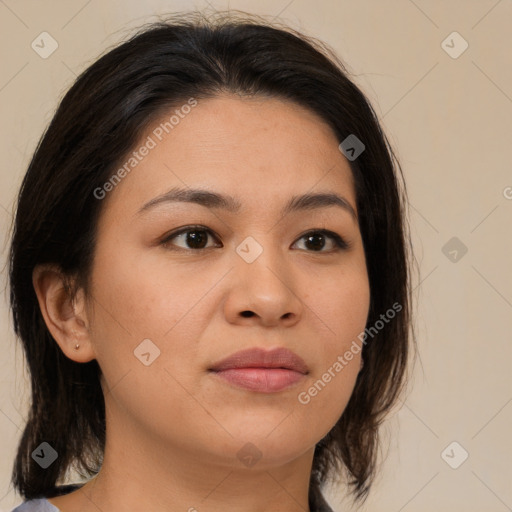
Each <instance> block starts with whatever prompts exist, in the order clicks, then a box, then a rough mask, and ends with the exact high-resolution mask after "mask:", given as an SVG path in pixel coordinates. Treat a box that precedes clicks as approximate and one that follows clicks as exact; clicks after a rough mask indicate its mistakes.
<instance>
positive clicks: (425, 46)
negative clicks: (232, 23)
mask: <svg viewBox="0 0 512 512" xmlns="http://www.w3.org/2000/svg"><path fill="white" fill-rule="evenodd" d="M228 8H232V9H239V10H242V11H246V12H249V13H254V14H260V15H265V16H276V17H278V18H279V19H280V21H282V22H284V23H287V24H289V25H291V26H292V27H294V28H296V29H299V30H302V31H304V32H305V33H306V34H308V35H311V36H313V37H317V38H319V39H321V40H323V41H325V42H326V43H327V44H329V45H330V46H331V47H333V49H334V50H335V51H336V53H337V54H338V56H339V57H340V59H341V60H342V61H343V62H345V63H346V65H347V68H348V70H349V71H350V73H351V76H352V78H353V79H354V81H355V82H356V83H357V84H358V85H359V86H360V87H361V88H362V90H363V91H364V92H365V93H366V94H367V96H368V97H369V99H370V101H371V102H372V104H373V106H374V108H375V109H376V112H377V113H378V115H379V117H380V120H381V122H382V124H383V127H384V129H385V131H386V133H387V135H388V137H389V139H390V141H391V144H392V145H393V147H394V148H395V149H396V151H397V155H398V158H399V160H400V163H401V165H402V168H403V170H404V174H405V179H406V183H407V188H408V193H409V201H410V204H409V208H410V213H411V215H410V226H411V232H412V236H413V244H414V249H415V251H416V258H417V259H418V262H419V265H420V271H421V276H420V277H419V278H418V279H416V282H415V284H414V286H415V288H416V290H415V294H417V301H416V304H415V312H416V330H417V334H418V347H419V359H418V362H417V363H416V367H415V372H414V377H413V380H412V382H411V384H410V392H409V394H408V395H407V396H406V397H405V398H406V399H405V401H404V402H403V404H399V407H397V408H396V412H395V413H394V415H392V417H390V419H389V420H388V422H387V423H386V426H385V429H384V438H385V439H389V451H388V454H387V457H386V458H385V459H384V462H383V463H382V466H381V469H380V474H379V477H378V479H377V481H376V482H375V484H374V487H373V489H372V492H371V495H370V497H369V499H368V501H367V503H366V505H365V506H364V507H363V510H365V511H368V512H370V511H379V512H401V511H404V512H408V511H414V512H430V511H432V510H437V511H441V512H445V511H446V512H448V511H449V512H462V511H464V512H477V511H478V512H481V511H482V510H485V511H486V512H493V511H496V512H502V511H505V510H512V469H511V467H512V464H511V461H512V456H511V455H512V440H511V437H510V432H512V428H511V427H512V378H511V376H510V365H511V361H512V358H511V356H512V336H511V330H512V329H511V328H512V321H511V319H512V270H511V262H512V238H511V233H512V229H511V219H512V165H511V159H510V156H509V148H510V144H511V139H512V53H511V51H510V50H511V48H512V32H511V30H510V27H511V26H512V2H510V1H507V0H501V1H496V0H479V1H477V0H471V1H470V0H465V1H463V0H458V1H448V2H447V1H442V0H432V1H428V0H414V1H413V0H392V1H391V0H389V1H378V0H373V1H371V0H363V1H361V0H316V1H311V0H260V1H258V2H256V1H254V0H253V1H249V0H232V1H231V2H226V1H214V0H212V1H211V2H209V1H207V0H197V1H195V2H194V1H185V0H182V1H171V0H168V1H164V0H160V1H158V0H147V1H145V2H140V1H136V0H126V1H120V0H115V1H112V0H110V1H101V2H100V1H98V0H89V1H87V0H72V1H46V2H36V1H29V0H17V1H15V0H0V43H1V44H0V52H1V53H0V55H1V69H0V111H1V120H2V122H1V125H0V148H1V152H0V154H1V166H0V226H1V233H2V241H3V244H2V284H3V288H2V289H3V290H4V293H3V295H2V301H1V304H0V308H1V309H0V314H1V317H0V322H1V324H0V329H1V342H0V343H1V349H2V358H1V361H0V365H1V368H0V379H1V391H0V433H1V435H0V454H1V456H0V476H1V479H0V511H10V510H11V508H12V507H14V506H15V505H16V504H18V503H19V502H21V498H20V497H19V496H17V495H16V494H15V493H14V492H13V490H12V486H11V485H10V482H9V481H10V476H11V470H12V464H13V461H14V456H15V449H16V446H17V443H18V441H19V438H20V436H21V433H22V429H23V426H24V422H25V418H26V413H27V406H28V398H29V381H28V377H27V373H26V369H25V366H24V361H23V353H22V351H21V347H20V346H19V345H18V342H17V341H16V339H15V337H14V334H13V330H12V321H11V318H10V312H9V309H8V291H7V275H6V264H7V260H6V258H7V244H8V236H9V229H10V226H11V222H12V212H13V204H14V199H15V196H16V193H17V190H18V188H19V185H20V183H21V179H22V177H23V175H24V173H25V170H26V168H27V165H28V162H29V159H30V157H31V155H32V153H33V151H34V149H35V147H36V144H37V141H38V140H39V138H40V136H41V134H42V133H43V130H44V129H45V127H46V125H47V123H48V122H49V121H50V119H51V117H52V115H53V112H54V110H55V108H56V106H57V104H58V101H59V100H60V99H61V98H62V96H63V94H64V93H65V92H66V91H67V89H68V88H69V87H70V85H71V84H72V82H73V81H74V79H75V77H76V75H77V74H78V73H80V72H81V71H82V70H83V69H84V68H85V67H87V66H88V65H89V64H91V63H92V62H93V61H94V60H95V59H96V58H97V57H98V55H99V54H100V53H102V52H104V51H105V49H106V48H108V47H111V46H112V45H114V44H115V43H117V42H118V41H120V40H121V39H123V38H124V37H125V36H126V35H128V34H129V32H130V29H132V28H135V27H137V26H140V25H141V24H143V23H145V22H148V21H153V20H154V19H155V16H156V15H159V14H162V15H165V14H166V13H172V12H176V11H187V10H191V9H200V10H203V11H205V12H212V11H213V10H214V9H217V10H226V9H228ZM42 32H48V33H49V34H50V35H51V37H52V38H53V39H54V40H55V41H56V42H57V44H58V48H57V49H56V50H55V51H54V53H52V54H51V55H50V56H48V57H47V58H43V57H42V56H41V55H40V53H38V52H36V51H35V50H34V49H33V48H32V46H31V45H32V42H33V41H36V43H37V41H38V40H40V37H47V36H40V34H41V33H42ZM38 38H39V39H38ZM46 40H47V41H49V39H46ZM36 48H37V47H36ZM46 48H48V49H51V46H50V45H46ZM41 51H42V50H41V49H39V52H41ZM454 442H455V443H457V444H452V443H454ZM466 452H467V459H466V460H465V461H464V462H463V463H462V464H461V461H462V460H463V459H464V457H465V456H466ZM459 464H460V465H459ZM457 466H458V467H457ZM345 492H346V490H345V489H344V488H337V489H329V490H328V492H327V493H326V495H327V498H328V500H329V501H330V503H331V505H332V507H333V509H334V510H335V511H337V512H340V511H341V510H352V509H351V508H350V507H349V502H348V501H346V500H345V501H344V497H343V496H344V494H345Z"/></svg>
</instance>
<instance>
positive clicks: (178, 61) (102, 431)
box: [9, 11, 415, 510]
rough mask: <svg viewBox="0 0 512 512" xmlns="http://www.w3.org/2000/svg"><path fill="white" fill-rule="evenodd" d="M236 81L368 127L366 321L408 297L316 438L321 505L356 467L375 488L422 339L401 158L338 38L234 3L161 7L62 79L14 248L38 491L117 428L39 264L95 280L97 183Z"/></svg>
mask: <svg viewBox="0 0 512 512" xmlns="http://www.w3.org/2000/svg"><path fill="white" fill-rule="evenodd" d="M237 12H239V11H237ZM224 93H228V94H239V95H244V96H260V97H268V98H277V99H282V100H290V101H292V102H294V103H296V104H298V105H301V106H303V107H305V108H307V109H309V110H310V111H311V112H313V113H316V114H317V115H318V116H319V117H320V118H321V119H322V120H323V121H324V122H325V123H327V125H329V126H330V128H331V129H332V130H333V132H334V133H335V135H336V137H337V138H338V139H339V141H340V142H341V141H343V140H344V139H345V138H346V137H347V136H349V135H355V136H357V138H358V139H360V140H361V141H362V142H363V143H364V146H365V149H364V151H363V152H362V153H361V154H360V155H359V156H358V158H357V159H355V160H351V161H349V164H350V168H351V171H352V173H353V177H354V183H355V192H356V201H357V210H358V212H359V228H360V231H361V235H362V240H363V245H364V251H365V257H366V264H367V271H368V277H369V283H370V307H369V314H368V318H367V327H370V326H374V324H375V323H376V322H377V321H378V320H379V319H380V318H381V315H382V314H383V313H384V312H386V311H387V310H389V308H390V307H391V305H392V304H394V303H398V304H399V305H400V306H401V311H400V312H399V314H397V315H396V317H395V318H394V319H393V320H392V321H390V322H388V323H386V325H384V327H383V328H382V329H380V330H379V332H378V333H377V334H375V335H373V334H372V338H371V340H370V339H369V340H368V342H367V343H365V345H364V348H363V350H362V356H363V358H364V362H365V364H364V368H363V369H362V371H361V372H360V373H359V375H358V377H357V380H356V383H355V387H354V390H353V393H352V395H351V397H350V400H349V402H348V404H347V406H346V408H345V410H344V412H343V414H342V415H341V417H340V418H339V420H338V421H337V423H336V424H335V426H334V427H333V428H332V429H331V431H330V432H329V433H328V434H327V435H326V436H325V437H324V438H323V439H321V440H320V441H319V442H318V443H317V445H316V447H315V451H314V458H313V466H312V472H311V479H310V486H309V500H310V506H311V505H312V504H316V503H319V502H321V500H322V497H321V489H322V486H323V484H324V483H325V482H326V481H327V479H328V478H329V477H332V476H333V475H335V476H338V477H339V476H340V475H345V477H346V481H347V484H348V486H349V489H350V491H351V494H352V496H353V497H354V499H355V501H358V502H361V501H365V500H366V498H367V496H368V493H369V490H370V486H371V484H372V481H373V480H374V477H375V475H376V467H377V453H378V451H379V450H378V449H379V447H380V446H381V441H380V437H379V427H380V425H381V423H382V422H383V420H384V418H385V416H386V415H387V414H388V413H389V411H390V409H391V408H392V406H393V405H394V404H395V403H396V401H397V400H398V397H399V394H400V393H401V392H402V391H403V389H404V384H405V383H406V382H407V378H406V370H407V361H408V354H410V348H411V341H412V340H415V337H414V332H413V330H411V329H410V328H411V327H412V322H411V318H412V315H411V286H410V284H409V283H410V266H409V263H410V256H411V252H410V247H411V242H410V237H409V235H408V230H407V222H406V215H405V214H406V211H405V206H406V188H405V183H404V179H403V173H402V170H401V168H400V164H399V162H398V160H397V158H396V156H395V154H394V152H393V149H392V148H391V146H390V144H389V142H388V140H387V138H386V136H385V134H384V133H383V131H382V129H381V127H380V125H379V122H378V119H377V115H376V114H375V111H374V110H373V108H372V106H371V104H370V102H369V101H368V100H367V99H366V97H365V95H364V94H363V93H362V92H361V90H359V88H358V87H357V86H356V85H355V84H354V83H353V82H352V81H351V80H350V79H349V76H348V72H347V70H346V68H345V67H344V64H343V63H342V62H340V60H339V59H338V57H337V56H336V55H335V53H334V52H333V50H332V49H331V48H329V47H328V46H327V45H325V44H324V43H321V42H320V41H318V40H316V39H314V38H311V37H308V36H305V35H303V34H301V33H299V32H297V31H295V30H293V29H291V28H288V27H283V26H280V25H278V24H277V23H273V22H269V21H266V20H265V19H264V18H262V17H256V16H252V15H247V14H246V13H243V15H242V16H238V15H237V14H236V13H235V14H233V12H232V11H231V13H230V14H229V15H226V13H220V14H218V15H217V16H211V17H209V18H207V17H205V16H204V15H203V14H201V13H198V12H189V13H185V14H180V15H174V16H171V17H168V18H166V19H165V20H163V19H160V20H159V21H157V22H153V23H150V24H147V25H145V26H143V27H141V28H139V30H138V31H137V32H136V33H135V34H132V35H131V36H130V37H129V38H127V39H126V40H125V41H123V42H121V43H119V44H118V45H117V46H115V47H114V48H112V49H110V50H109V51H107V52H106V53H104V54H103V55H102V56H101V57H100V58H99V59H98V60H96V61H95V62H94V63H93V64H92V65H90V66H89V67H88V68H87V69H85V71H83V72H82V73H81V75H80V76H79V77H78V78H77V79H76V81H75V82H74V84H73V85H72V87H71V88H70V89H69V91H68V92H67V93H66V94H65V95H64V97H63V99H62V100H61V102H60V104H59V106H58V108H57V110H56V113H55V115H54V117H53V119H52V120H51V122H50V124H49V126H48V127H47V129H46V131H45V133H44V134H43V135H42V137H41V139H40V141H39V143H38V146H37V148H36V150H35V152H34V154H33V156H32V159H31V161H30V164H29V166H28V169H27V172H26V174H25V176H24V179H23V182H22V185H21V188H20V191H19V195H18V197H17V210H16V216H15V220H14V225H13V234H12V242H11V247H10V255H9V256H10V259H9V278H10V305H11V308H12V315H13V320H14V330H15V333H16V335H17V337H19V338H20V340H21V343H22V346H23V349H24V352H25V356H26V360H27V363H28V368H29V372H30V382H31V404H30V409H29V414H28V419H27V423H26V426H25V429H24V431H23V435H22V437H21V440H20V442H19V445H18V449H17V455H16V459H15V462H14V467H13V473H12V482H13V484H14V486H15V488H16V490H17V491H18V492H19V493H20V494H21V495H22V496H24V497H25V498H26V499H34V498H38V497H51V496H54V495H56V494H57V493H58V492H59V491H58V487H57V486H56V484H57V483H58V482H64V478H65V475H66V472H67V471H68V470H69V468H70V467H74V469H75V470H76V471H78V472H79V474H80V475H81V476H82V477H85V478H88V477H91V476H93V475H96V474H97V473H98V472H99V470H100V468H101V464H102V459H103V452H104V448H105V438H106V423H105V404H104V397H103V393H102V389H101V386H100V375H101V369H100V367H99V365H98V363H97V361H96V360H93V361H90V362H87V363H77V362H74V361H72V360H71V359H69V358H67V357H66V356H65V355H64V354H63V352H62V351H61V349H60V347H59V346H58V344H57V343H56V342H55V340H54V339H53V337H52V335H51V334H50V332H49V330H48V328H47V326H46V324H45V321H44V318H43V316H42V314H41V311H40V308H39V305H38V301H37V297H36V294H35V291H34V287H33V283H32V272H33V270H34V268H35V266H36V265H39V264H51V265H54V266H55V267H56V268H58V269H59V270H60V272H61V273H62V276H63V277H64V278H65V280H66V289H67V291H68V292H69V294H70V297H74V294H75V293H76V290H78V289H79V288H82V289H83V290H84V292H85V294H86V295H87V294H88V293H89V291H90V288H89V285H90V282H89V277H90V272H91V267H92V262H93V255H94V250H95V243H96V228H97V223H98V219H99V216H100V215H101V212H102V205H104V203H105V202H102V201H99V200H98V199H97V198H96V197H95V195H94V190H95V189H97V188H98V187H101V186H102V185H103V184H104V183H105V182H106V181H107V180H108V179H109V177H110V176H112V174H113V171H114V170H115V169H116V165H118V163H119V162H122V161H123V159H124V158H126V155H127V154H128V153H129V152H130V151H132V150H133V148H134V146H135V145H136V143H137V141H138V140H140V137H141V136H142V135H143V133H144V130H145V129H146V127H148V126H149V125H150V124H151V123H153V122H155V121H157V120H158V119H160V117H161V115H162V114H163V113H165V112H167V111H168V109H170V108H172V107H174V106H177V105H180V104H183V103H184V102H186V101H187V99H189V98H190V97H194V98H196V99H198V100H201V99H207V98H213V97H216V96H219V95H220V94H224ZM381 323H382V322H381ZM374 330H375V329H374ZM365 332H366V331H365ZM42 441H47V442H48V443H50V445H52V446H53V448H54V449H55V450H56V451H57V453H58V458H57V460H56V461H55V462H54V463H53V464H52V465H50V466H49V467H48V468H47V469H42V468H40V467H39V465H37V464H35V463H34V461H33V460H32V458H31V453H32V452H33V450H34V449H35V448H36V447H37V446H38V445H39V444H40V443H41V442H42ZM312 510H313V508H312Z"/></svg>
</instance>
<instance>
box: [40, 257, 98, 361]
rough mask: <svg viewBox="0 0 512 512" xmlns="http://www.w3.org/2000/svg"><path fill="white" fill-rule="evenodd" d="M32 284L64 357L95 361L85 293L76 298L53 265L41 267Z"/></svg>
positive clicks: (50, 329)
mask: <svg viewBox="0 0 512 512" xmlns="http://www.w3.org/2000/svg"><path fill="white" fill-rule="evenodd" d="M32 284H33V286H34V290H35V292H36V295H37V300H38V302H39V308H40V310H41V314H42V315H43V318H44V321H45V323H46V326H47V328H48V330H49V331H50V334H51V335H52V336H53V338H54V339H55V341H56V342H57V344H58V345H59V347H60V349H61V350H62V352H63V353H64V355H65V356H66V357H68V358H69V359H71V360H73V361H76V362H77V363H86V362H88V361H91V360H92V359H95V354H94V350H93V346H92V343H91V340H90V335H89V329H88V321H87V313H86V309H85V301H84V296H83V292H82V290H78V292H77V294H76V297H75V298H74V299H73V298H72V297H71V296H70V293H69V290H68V288H67V287H66V279H65V276H64V275H63V274H62V272H61V271H60V270H59V269H58V268H56V267H55V266H52V265H38V266H37V267H36V268H35V269H34V271H33V273H32Z"/></svg>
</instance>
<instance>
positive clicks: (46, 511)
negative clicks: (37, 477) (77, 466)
mask: <svg viewBox="0 0 512 512" xmlns="http://www.w3.org/2000/svg"><path fill="white" fill-rule="evenodd" d="M83 485H84V484H83V483H80V484H67V485H60V486H57V487H54V488H53V489H52V490H51V491H50V492H48V494H46V496H47V497H48V498H53V497H55V496H62V495H64V494H69V493H70V492H72V491H74V490H76V489H79V488H80V487H82V486H83ZM11 512H60V510H59V509H58V508H57V507H56V506H55V505H52V504H51V503H50V502H49V501H48V500H47V499H46V498H44V497H38V498H37V499H31V500H27V501H24V502H23V503H22V504H21V505H18V506H17V507H16V508H14V509H13V510H11Z"/></svg>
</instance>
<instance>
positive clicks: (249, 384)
mask: <svg viewBox="0 0 512 512" xmlns="http://www.w3.org/2000/svg"><path fill="white" fill-rule="evenodd" d="M214 373H215V374H216V375H218V376H219V377H221V378H223V379H225V380H227V381H228V382H229V383H231V384H234V385H235V386H238V387H241V388H245V389H250V390H251V391H259V392H260V393H276V392H278V391H282V390H283V389H286V388H289V387H290V386H293V385H294V384H296V383H297V382H299V381H300V380H301V379H302V378H303V377H305V375H304V374H302V373H299V372H296V371H293V370H287V369H285V368H230V369H228V370H221V371H215V372H214Z"/></svg>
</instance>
